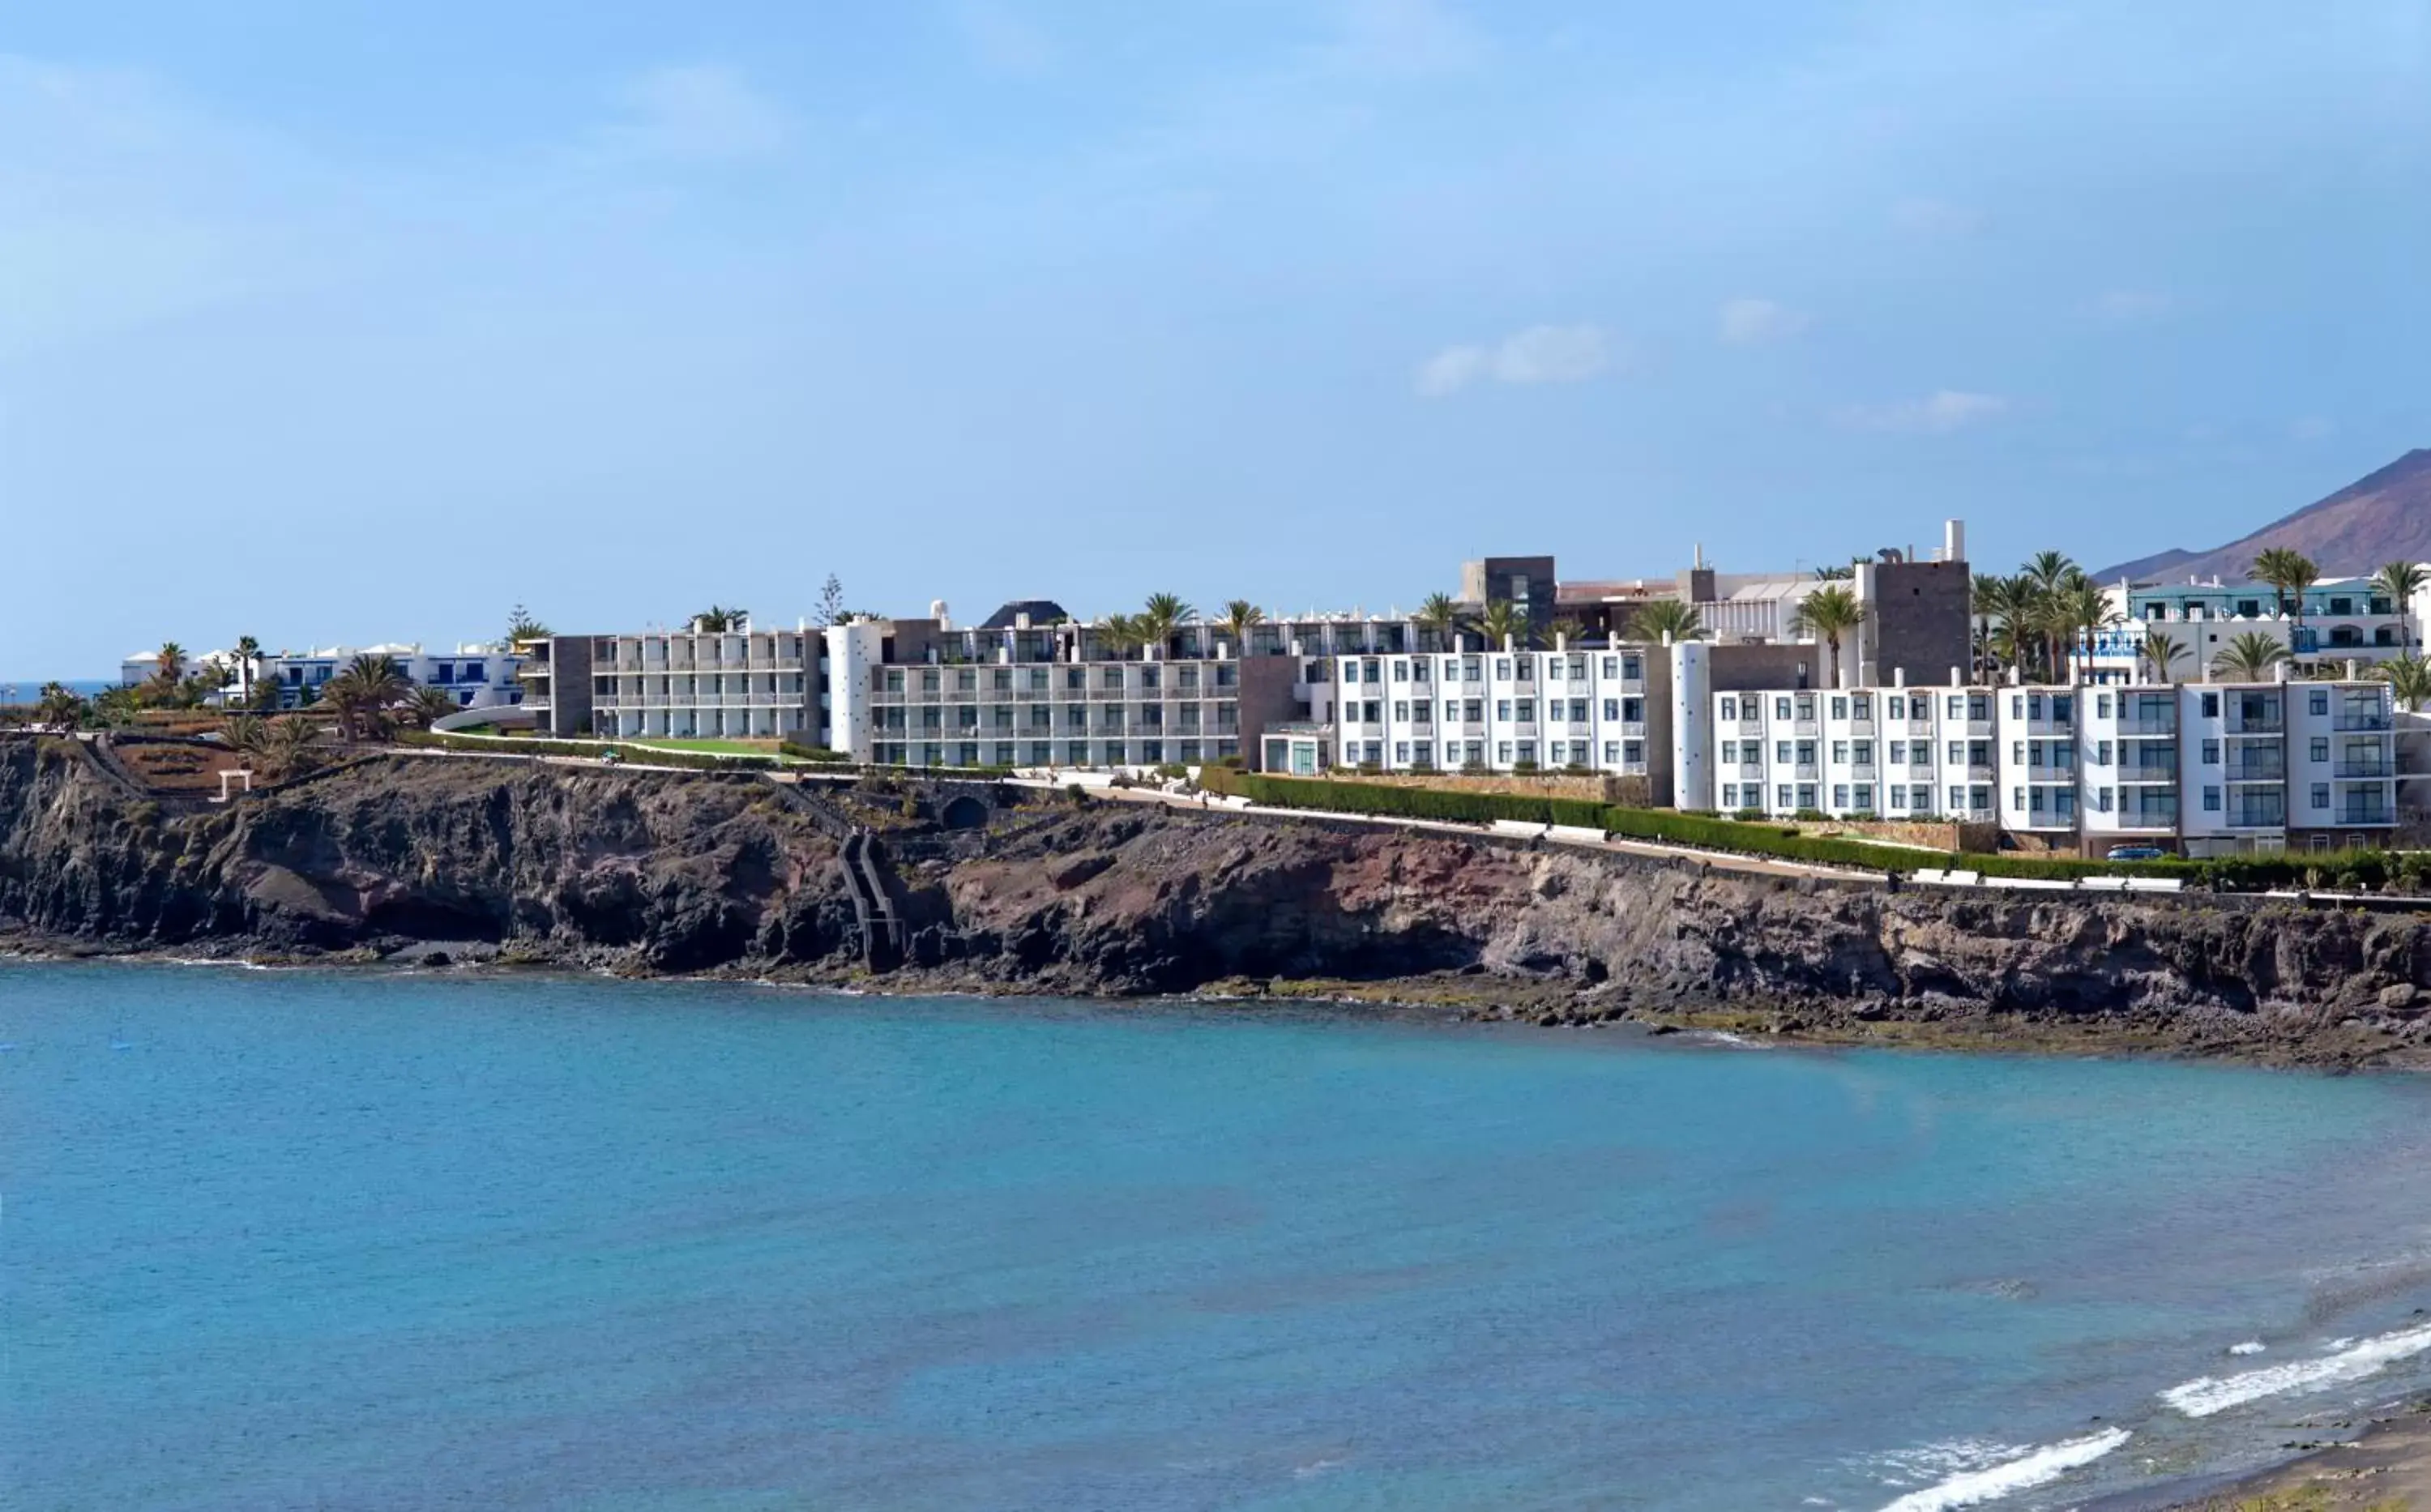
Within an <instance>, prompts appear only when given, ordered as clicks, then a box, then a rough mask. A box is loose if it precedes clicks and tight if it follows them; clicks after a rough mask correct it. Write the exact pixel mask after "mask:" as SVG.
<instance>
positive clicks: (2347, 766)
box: [2330, 757, 2397, 781]
mask: <svg viewBox="0 0 2431 1512" xmlns="http://www.w3.org/2000/svg"><path fill="white" fill-rule="evenodd" d="M2330 775H2331V776H2332V777H2335V778H2337V779H2339V781H2366V780H2378V779H2381V778H2389V777H2395V776H2396V775H2397V764H2396V763H2395V762H2392V761H2389V759H2387V758H2386V757H2383V758H2380V759H2378V760H2374V761H2360V762H2347V761H2342V762H2339V763H2338V764H2336V765H2335V766H2333V767H2332V768H2331V769H2330Z"/></svg>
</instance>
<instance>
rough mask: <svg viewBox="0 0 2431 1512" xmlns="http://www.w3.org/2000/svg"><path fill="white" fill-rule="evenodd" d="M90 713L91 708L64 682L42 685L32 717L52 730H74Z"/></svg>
mask: <svg viewBox="0 0 2431 1512" xmlns="http://www.w3.org/2000/svg"><path fill="white" fill-rule="evenodd" d="M90 712H91V706H90V705H88V704H87V703H86V702H85V701H84V700H83V699H82V698H79V697H76V696H75V694H74V693H72V692H70V691H69V690H68V686H67V684H66V683H64V682H45V683H43V684H42V698H41V701H39V702H37V703H36V704H35V705H34V717H35V718H36V719H38V720H40V721H41V722H42V723H43V724H45V725H48V726H50V727H51V728H52V729H54V730H74V729H75V728H76V727H77V726H79V725H81V724H83V723H84V722H85V716H86V715H87V714H89V713H90Z"/></svg>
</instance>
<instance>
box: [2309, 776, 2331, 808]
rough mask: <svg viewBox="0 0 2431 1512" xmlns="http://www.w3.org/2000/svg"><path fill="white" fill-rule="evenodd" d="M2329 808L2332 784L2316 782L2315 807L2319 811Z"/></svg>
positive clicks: (2314, 785) (2314, 792)
mask: <svg viewBox="0 0 2431 1512" xmlns="http://www.w3.org/2000/svg"><path fill="white" fill-rule="evenodd" d="M2329 806H2330V784H2329V783H2327V782H2315V783H2314V784H2313V807H2315V808H2317V809H2326V808H2328V807H2329Z"/></svg>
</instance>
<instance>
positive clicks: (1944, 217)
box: [1891, 199, 1992, 236]
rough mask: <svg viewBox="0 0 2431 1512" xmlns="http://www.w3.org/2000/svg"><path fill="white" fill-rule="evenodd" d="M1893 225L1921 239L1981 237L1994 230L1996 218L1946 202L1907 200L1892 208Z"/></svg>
mask: <svg viewBox="0 0 2431 1512" xmlns="http://www.w3.org/2000/svg"><path fill="white" fill-rule="evenodd" d="M1891 224H1892V225H1893V226H1896V227H1899V228H1900V229H1901V230H1903V231H1912V232H1914V233H1916V234H1917V235H1919V236H1980V235H1982V234H1983V233H1984V232H1986V231H1987V230H1989V229H1991V227H1992V217H1991V216H1990V215H1988V214H1987V213H1986V212H1984V211H1983V210H1976V209H1974V208H1973V207H1971V206H1968V205H1953V204H1952V203H1951V202H1950V201H1948V200H1946V199H1903V200H1901V201H1900V202H1899V203H1898V204H1896V205H1894V206H1892V207H1891Z"/></svg>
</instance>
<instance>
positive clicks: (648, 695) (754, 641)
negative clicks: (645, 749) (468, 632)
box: [521, 628, 827, 745]
mask: <svg viewBox="0 0 2431 1512" xmlns="http://www.w3.org/2000/svg"><path fill="white" fill-rule="evenodd" d="M824 647H825V643H824V641H823V640H822V639H821V637H820V635H819V632H818V631H816V630H807V629H801V628H796V629H794V630H753V629H748V628H746V629H743V630H723V631H719V630H645V631H643V632H641V633H638V634H630V635H559V636H554V637H552V638H550V639H548V640H545V641H537V642H534V643H532V644H531V645H530V646H529V647H528V648H527V649H528V659H527V660H526V662H525V664H524V665H523V667H522V670H521V678H522V681H523V685H524V687H525V688H526V690H527V693H526V697H525V703H526V707H527V709H528V711H529V712H530V713H531V714H533V715H534V716H535V717H536V719H537V720H538V721H539V722H540V723H541V724H542V725H543V726H544V727H545V728H546V729H548V730H550V731H553V732H555V733H557V734H560V735H572V736H590V737H602V738H609V739H639V738H645V737H650V736H656V737H659V738H662V739H672V740H682V739H700V740H791V741H796V742H800V743H802V744H805V745H825V744H826V743H827V722H826V717H825V715H826V709H825V698H824V691H823V686H822V684H823V680H824V674H825V664H824V661H823V660H822V656H821V653H822V651H823V650H824Z"/></svg>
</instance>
